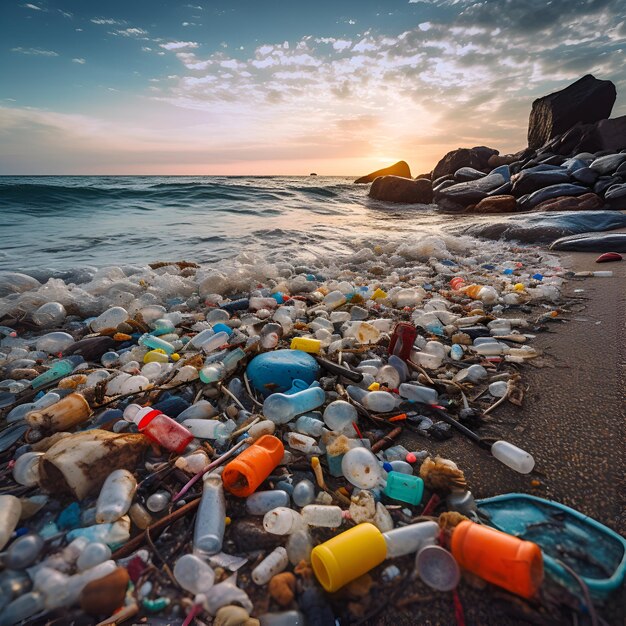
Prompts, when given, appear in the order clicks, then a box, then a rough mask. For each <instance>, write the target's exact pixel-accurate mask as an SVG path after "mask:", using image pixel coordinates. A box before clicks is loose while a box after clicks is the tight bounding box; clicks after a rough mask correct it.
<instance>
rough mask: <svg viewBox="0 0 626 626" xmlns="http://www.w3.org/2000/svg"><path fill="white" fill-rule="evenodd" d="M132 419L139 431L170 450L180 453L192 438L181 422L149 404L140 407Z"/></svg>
mask: <svg viewBox="0 0 626 626" xmlns="http://www.w3.org/2000/svg"><path fill="white" fill-rule="evenodd" d="M127 408H128V407H127ZM132 420H133V421H134V422H135V424H137V428H138V429H139V432H140V433H142V434H144V435H145V436H146V437H148V439H150V440H152V441H154V442H155V443H158V444H159V445H160V446H162V447H164V448H165V449H167V450H170V451H172V452H177V453H179V454H180V453H181V452H182V451H183V450H184V449H185V448H186V447H187V446H188V445H189V443H191V441H192V440H193V435H192V434H191V433H190V432H189V431H188V430H187V429H186V428H185V427H184V426H183V425H182V424H179V423H178V422H177V421H176V420H173V419H172V418H171V417H168V416H167V415H165V414H163V413H161V411H157V410H156V409H153V408H152V407H149V406H148V407H143V408H140V409H139V410H138V411H137V412H136V413H135V415H134V416H133V418H132Z"/></svg>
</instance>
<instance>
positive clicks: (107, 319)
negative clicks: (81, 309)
mask: <svg viewBox="0 0 626 626" xmlns="http://www.w3.org/2000/svg"><path fill="white" fill-rule="evenodd" d="M129 317H130V315H129V314H128V311H127V310H126V309H124V308H123V307H121V306H114V307H111V308H110V309H107V310H106V311H105V312H104V313H102V314H100V315H98V317H96V319H94V320H92V322H91V324H90V326H91V330H93V332H94V333H99V332H100V331H101V330H105V329H107V328H117V327H118V326H119V325H120V324H122V323H123V322H125V321H126V320H127V319H128V318H129Z"/></svg>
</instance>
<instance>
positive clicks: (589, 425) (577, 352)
mask: <svg viewBox="0 0 626 626" xmlns="http://www.w3.org/2000/svg"><path fill="white" fill-rule="evenodd" d="M560 256H561V258H562V259H563V267H565V268H569V269H571V270H572V271H575V272H586V271H596V270H611V271H612V272H613V276H612V277H610V278H581V279H570V280H569V281H568V283H567V285H566V287H565V289H564V292H563V294H564V297H565V299H564V304H563V309H562V311H563V312H562V314H561V315H560V316H559V317H560V318H562V320H563V321H561V322H554V323H552V324H551V325H550V332H547V333H541V334H538V335H537V338H536V339H534V340H533V346H535V347H538V348H540V349H542V350H543V351H544V356H545V358H542V360H541V363H542V365H543V366H542V367H540V368H539V367H533V366H532V363H533V362H532V361H530V362H529V363H530V364H531V365H525V366H524V368H523V369H522V376H523V380H524V383H525V385H526V389H527V391H526V395H525V398H524V403H523V406H522V407H521V408H518V407H515V406H513V405H511V404H508V403H506V404H505V405H503V406H502V407H498V408H497V409H495V411H494V412H493V414H492V419H491V420H490V422H489V423H490V424H491V425H492V427H491V426H485V427H484V428H483V429H481V435H483V436H485V437H488V436H491V435H492V434H493V435H496V434H497V435H499V436H502V437H504V438H506V439H507V440H509V441H511V442H512V443H514V444H516V445H518V446H520V447H522V448H524V449H526V450H528V451H529V452H530V453H531V454H532V455H533V456H534V458H535V460H536V467H535V470H533V472H532V473H531V474H529V475H527V476H523V475H520V474H517V473H515V472H513V471H511V470H509V469H508V468H506V467H505V466H503V465H502V464H501V463H499V462H498V461H496V460H495V459H494V458H492V457H491V456H490V455H489V454H488V453H487V452H485V451H484V450H481V449H479V448H478V447H477V446H475V445H474V444H472V443H471V442H469V441H468V440H467V439H465V438H464V437H462V436H460V435H456V434H455V436H454V438H452V439H450V440H448V441H446V442H443V443H435V442H433V441H432V440H427V439H424V438H421V437H407V438H405V439H404V440H402V442H403V443H404V444H405V445H406V446H407V447H409V449H412V447H413V448H417V449H419V448H421V447H423V448H427V449H428V450H429V451H430V452H434V453H437V454H440V455H442V456H445V457H448V458H452V459H455V460H456V461H457V463H458V464H459V466H460V467H462V468H463V470H464V472H465V476H466V478H467V481H468V484H469V486H470V489H471V490H472V493H473V494H474V496H475V497H476V498H477V499H479V498H487V497H491V496H495V495H498V494H501V493H511V492H522V493H529V494H533V495H536V496H538V497H542V498H547V499H550V500H554V501H556V502H560V503H562V504H565V505H567V506H570V507H572V508H574V509H576V510H578V511H581V512H582V513H584V514H586V515H589V516H590V517H592V518H594V519H596V520H598V521H599V522H601V523H603V524H606V525H607V526H608V527H609V528H612V529H613V530H615V531H617V532H618V533H620V534H622V535H624V534H625V533H626V489H625V484H624V467H626V446H625V445H624V441H626V426H625V423H626V421H625V418H626V402H625V401H624V400H625V391H626V379H625V375H626V369H625V364H626V354H625V350H626V348H625V344H624V334H625V333H626V291H625V290H624V284H625V280H626V263H624V262H620V263H610V264H609V263H607V264H602V265H600V264H596V263H595V259H596V258H597V257H598V254H597V253H582V252H579V253H561V254H560ZM580 290H582V291H580ZM546 310H547V309H546ZM418 589H419V590H421V591H422V592H423V591H424V590H426V589H427V588H425V587H423V586H422V585H419V586H418V587H416V589H415V590H414V591H415V592H417V591H418ZM459 593H460V598H461V601H462V603H463V607H464V611H465V618H466V621H467V623H468V624H482V625H484V626H503V625H509V624H510V625H511V626H513V625H516V624H522V623H532V624H537V623H545V624H555V623H557V622H554V621H550V619H548V618H547V616H545V615H542V614H541V612H540V610H539V608H538V607H535V608H537V612H532V611H530V610H529V607H528V606H524V605H523V604H522V603H521V602H515V601H514V599H513V596H510V595H508V594H504V593H502V592H499V591H497V589H496V588H493V587H492V588H490V589H482V588H477V589H474V588H472V586H471V585H464V586H463V588H462V590H460V592H459ZM440 595H441V594H438V596H437V597H430V598H429V599H428V600H426V598H425V599H424V603H415V604H411V605H410V606H409V607H407V608H406V609H403V610H402V611H401V612H400V614H397V613H396V612H395V611H393V612H392V615H389V616H386V617H383V616H381V615H378V616H376V618H374V619H372V620H371V621H368V622H367V624H371V625H372V626H374V624H379V625H384V624H396V625H397V624H406V625H407V626H408V624H415V623H416V621H415V616H416V615H419V623H420V624H423V625H425V626H426V625H433V626H434V625H439V624H453V623H455V621H454V620H455V618H454V610H453V603H452V598H447V599H446V598H442V597H440ZM597 609H598V612H599V614H600V616H601V617H602V619H604V620H605V621H606V622H607V623H609V624H611V625H613V624H615V625H618V624H623V623H624V619H625V617H626V614H625V609H624V603H623V596H621V595H620V593H616V594H614V596H613V597H612V598H611V599H610V600H609V602H607V604H606V606H604V607H601V606H598V607H597ZM407 611H410V612H411V617H408V613H407Z"/></svg>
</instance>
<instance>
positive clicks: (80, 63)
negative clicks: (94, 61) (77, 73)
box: [72, 57, 87, 65]
mask: <svg viewBox="0 0 626 626" xmlns="http://www.w3.org/2000/svg"><path fill="white" fill-rule="evenodd" d="M72 63H78V64H79V65H85V63H87V61H85V59H82V58H80V57H77V58H75V59H72Z"/></svg>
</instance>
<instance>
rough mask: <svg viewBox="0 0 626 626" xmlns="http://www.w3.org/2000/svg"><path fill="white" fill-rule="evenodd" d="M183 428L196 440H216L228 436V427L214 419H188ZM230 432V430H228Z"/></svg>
mask: <svg viewBox="0 0 626 626" xmlns="http://www.w3.org/2000/svg"><path fill="white" fill-rule="evenodd" d="M182 424H183V426H184V427H185V428H187V429H188V430H189V432H190V433H191V434H192V435H193V436H194V437H198V439H217V438H218V437H220V436H224V435H228V434H229V432H228V431H229V426H228V424H227V423H225V422H220V420H215V419H188V420H185V421H184V422H183V423H182ZM230 430H231V432H232V429H230Z"/></svg>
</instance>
